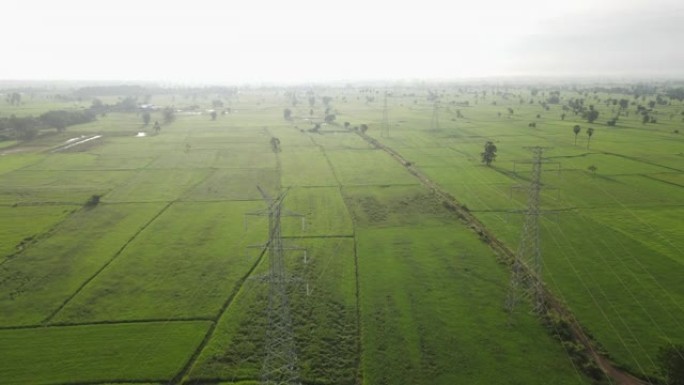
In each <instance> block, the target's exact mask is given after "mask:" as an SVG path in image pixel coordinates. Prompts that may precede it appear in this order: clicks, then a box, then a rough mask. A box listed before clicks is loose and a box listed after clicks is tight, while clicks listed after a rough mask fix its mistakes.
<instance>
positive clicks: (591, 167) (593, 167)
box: [587, 164, 598, 175]
mask: <svg viewBox="0 0 684 385" xmlns="http://www.w3.org/2000/svg"><path fill="white" fill-rule="evenodd" d="M587 170H589V171H591V174H592V175H596V170H598V167H596V166H594V165H593V164H592V165H591V166H589V167H587Z"/></svg>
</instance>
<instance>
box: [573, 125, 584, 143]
mask: <svg viewBox="0 0 684 385" xmlns="http://www.w3.org/2000/svg"><path fill="white" fill-rule="evenodd" d="M580 131H582V128H581V127H580V126H579V124H575V127H573V128H572V132H574V133H575V146H577V134H579V133H580Z"/></svg>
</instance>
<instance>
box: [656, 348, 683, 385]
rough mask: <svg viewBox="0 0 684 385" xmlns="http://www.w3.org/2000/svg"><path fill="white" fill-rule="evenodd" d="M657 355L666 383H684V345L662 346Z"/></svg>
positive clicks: (681, 384)
mask: <svg viewBox="0 0 684 385" xmlns="http://www.w3.org/2000/svg"><path fill="white" fill-rule="evenodd" d="M657 357H658V362H659V363H660V367H661V370H662V372H663V375H664V376H665V381H666V383H667V384H668V385H684V345H679V344H678V345H669V346H666V347H663V348H660V350H659V351H658V356H657Z"/></svg>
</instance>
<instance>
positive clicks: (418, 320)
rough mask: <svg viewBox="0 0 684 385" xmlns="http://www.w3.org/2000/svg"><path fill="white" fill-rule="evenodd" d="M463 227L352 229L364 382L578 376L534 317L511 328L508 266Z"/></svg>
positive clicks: (569, 379)
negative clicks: (506, 309)
mask: <svg viewBox="0 0 684 385" xmlns="http://www.w3.org/2000/svg"><path fill="white" fill-rule="evenodd" d="M495 260H496V259H495V256H494V255H492V252H491V251H490V250H489V249H488V248H487V246H486V245H485V244H483V243H482V242H481V241H480V240H478V239H477V238H476V237H475V236H474V235H473V234H472V233H471V232H470V230H468V229H466V228H465V227H463V226H462V225H450V226H446V225H445V226H425V225H423V226H407V227H392V228H369V229H364V230H363V231H359V232H358V261H359V285H360V301H361V331H362V356H361V363H362V368H363V373H362V377H363V382H364V384H445V385H447V384H457V383H466V384H475V383H483V384H518V383H524V384H551V383H553V384H583V383H588V381H585V380H584V379H583V378H582V377H581V375H579V374H578V373H577V372H576V371H575V370H574V369H573V366H572V364H571V361H570V359H569V358H568V357H567V356H566V355H565V352H564V350H563V348H562V347H561V346H560V344H559V343H558V342H557V341H554V340H553V339H552V338H551V337H550V336H549V335H548V332H547V331H546V330H544V329H543V328H542V326H541V325H540V324H539V322H538V320H536V319H535V318H534V317H533V316H531V315H530V314H529V313H528V312H527V311H525V310H524V309H521V310H520V312H519V313H517V314H516V316H515V326H514V327H507V321H508V319H507V313H505V312H504V309H503V303H504V299H505V296H506V290H507V288H508V273H507V271H506V269H505V268H503V267H502V266H500V265H497V264H496V262H495Z"/></svg>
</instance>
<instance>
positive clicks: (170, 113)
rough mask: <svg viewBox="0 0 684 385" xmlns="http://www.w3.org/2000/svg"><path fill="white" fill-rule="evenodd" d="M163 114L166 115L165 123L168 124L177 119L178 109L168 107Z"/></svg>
mask: <svg viewBox="0 0 684 385" xmlns="http://www.w3.org/2000/svg"><path fill="white" fill-rule="evenodd" d="M162 116H163V117H164V123H166V124H168V123H171V122H173V121H174V120H176V110H174V109H173V107H166V108H164V111H162Z"/></svg>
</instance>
